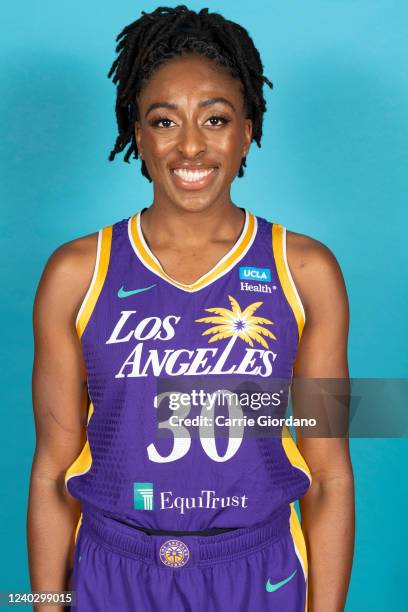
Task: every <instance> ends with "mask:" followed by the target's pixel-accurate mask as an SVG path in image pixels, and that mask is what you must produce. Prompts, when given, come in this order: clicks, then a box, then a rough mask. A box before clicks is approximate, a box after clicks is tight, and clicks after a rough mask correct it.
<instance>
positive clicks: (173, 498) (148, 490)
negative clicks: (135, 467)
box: [133, 482, 248, 514]
mask: <svg viewBox="0 0 408 612" xmlns="http://www.w3.org/2000/svg"><path fill="white" fill-rule="evenodd" d="M133 491H134V509H135V510H153V509H154V508H155V506H154V501H153V483H152V482H134V483H133ZM156 501H157V502H158V506H157V508H156V509H157V510H175V511H176V512H177V513H178V514H186V513H187V512H188V511H189V510H218V509H219V508H227V507H233V508H248V497H247V496H246V495H228V496H225V497H223V496H221V495H218V494H217V492H216V491H214V490H211V489H202V490H201V491H199V492H198V495H193V496H191V497H183V496H181V495H175V494H174V493H173V491H159V492H157V499H156Z"/></svg>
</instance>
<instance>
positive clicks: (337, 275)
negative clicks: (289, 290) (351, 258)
mask: <svg viewBox="0 0 408 612" xmlns="http://www.w3.org/2000/svg"><path fill="white" fill-rule="evenodd" d="M286 256H287V263H288V266H289V269H290V271H291V274H292V277H293V281H294V283H295V285H296V287H297V289H298V292H299V294H300V296H301V299H302V302H303V303H304V305H305V307H306V308H307V307H308V306H310V305H311V304H312V303H315V302H316V301H319V302H320V303H322V302H323V301H325V300H326V299H327V295H329V294H330V295H331V297H332V298H333V297H334V296H337V297H338V298H339V300H342V296H343V298H345V296H346V290H345V282H344V277H343V273H342V270H341V267H340V264H339V262H338V260H337V258H336V256H335V254H334V253H333V251H332V250H331V249H330V248H329V246H328V245H326V244H324V243H323V242H321V241H320V240H318V239H316V238H313V237H311V236H308V235H306V234H301V233H298V232H293V231H289V230H287V231H286ZM343 301H344V299H343Z"/></svg>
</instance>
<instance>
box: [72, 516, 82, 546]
mask: <svg viewBox="0 0 408 612" xmlns="http://www.w3.org/2000/svg"><path fill="white" fill-rule="evenodd" d="M81 525H82V512H81V515H80V517H79V520H78V523H77V526H76V529H75V535H74V544H76V541H77V537H78V531H79V528H80V527H81Z"/></svg>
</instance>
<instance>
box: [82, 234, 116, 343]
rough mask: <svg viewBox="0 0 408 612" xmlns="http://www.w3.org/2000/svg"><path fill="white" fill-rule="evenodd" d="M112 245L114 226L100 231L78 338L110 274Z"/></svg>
mask: <svg viewBox="0 0 408 612" xmlns="http://www.w3.org/2000/svg"><path fill="white" fill-rule="evenodd" d="M111 244H112V226H111V225H109V226H107V227H104V228H103V229H101V230H99V232H98V244H97V249H96V260H95V267H94V271H93V275H92V280H91V284H90V285H89V287H88V291H87V292H86V294H85V297H84V299H83V301H82V304H81V306H80V308H79V311H78V314H77V317H76V321H75V326H76V330H77V334H78V337H79V338H81V337H82V334H83V333H84V331H85V328H86V326H87V325H88V322H89V319H90V318H91V315H92V312H93V310H94V308H95V306H96V302H97V301H98V297H99V295H100V293H101V291H102V287H103V284H104V282H105V279H106V274H107V272H108V266H109V259H110V251H111Z"/></svg>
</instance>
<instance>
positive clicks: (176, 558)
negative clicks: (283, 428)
mask: <svg viewBox="0 0 408 612" xmlns="http://www.w3.org/2000/svg"><path fill="white" fill-rule="evenodd" d="M189 558H190V551H189V550H188V547H187V546H186V544H184V542H182V541H181V540H167V542H164V544H162V545H161V547H160V561H161V562H162V563H164V565H167V566H168V567H183V565H185V564H186V563H187V561H188V560H189Z"/></svg>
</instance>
